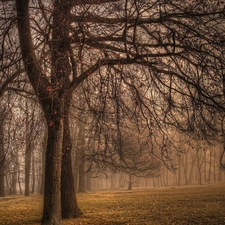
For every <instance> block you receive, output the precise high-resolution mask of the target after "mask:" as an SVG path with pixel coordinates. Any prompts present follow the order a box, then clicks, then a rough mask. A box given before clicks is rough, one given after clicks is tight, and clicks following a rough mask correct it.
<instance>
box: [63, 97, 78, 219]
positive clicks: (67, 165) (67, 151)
mask: <svg viewBox="0 0 225 225" xmlns="http://www.w3.org/2000/svg"><path fill="white" fill-rule="evenodd" d="M65 104H66V105H65V115H64V132H63V156H62V178H61V179H62V183H61V194H62V196H61V206H62V218H68V219H69V218H75V217H77V216H79V215H81V211H80V209H79V207H78V205H77V200H76V195H75V187H74V177H73V171H72V160H71V151H72V142H71V138H70V128H69V118H68V114H69V99H68V100H67V101H66V103H65Z"/></svg>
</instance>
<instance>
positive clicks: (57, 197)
mask: <svg viewBox="0 0 225 225" xmlns="http://www.w3.org/2000/svg"><path fill="white" fill-rule="evenodd" d="M57 103H58V104H57ZM57 103H56V104H53V105H57V106H58V107H55V109H54V110H56V112H57V114H58V116H57V114H56V115H55V118H54V116H53V115H52V120H47V122H48V140H47V149H46V163H45V187H44V210H43V217H42V225H61V224H62V222H61V204H60V202H61V162H62V160H61V159H62V146H63V129H64V127H63V116H62V114H61V113H60V111H61V109H63V104H60V103H62V100H58V101H57ZM47 117H48V116H47Z"/></svg>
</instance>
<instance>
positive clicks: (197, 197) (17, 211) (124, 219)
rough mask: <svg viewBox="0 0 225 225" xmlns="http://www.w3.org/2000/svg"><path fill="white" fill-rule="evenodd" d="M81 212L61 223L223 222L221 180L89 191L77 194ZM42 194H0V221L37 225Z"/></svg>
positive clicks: (209, 224)
mask: <svg viewBox="0 0 225 225" xmlns="http://www.w3.org/2000/svg"><path fill="white" fill-rule="evenodd" d="M77 199H78V203H79V206H80V208H81V210H82V212H83V214H84V215H83V216H81V217H80V218H78V219H73V220H64V222H63V224H64V225H80V224H93V225H104V224H106V225H109V224H110V225H119V224H120V225H135V224H137V225H144V224H148V225H159V224H162V225H170V224H171V225H172V224H175V225H182V224H188V225H194V224H202V225H203V224H204V225H223V224H224V225H225V184H222V185H209V186H192V187H191V186H190V187H179V188H178V187H174V188H172V187H169V188H160V189H153V188H152V189H136V190H132V191H126V190H122V191H121V190H116V191H101V192H89V193H85V194H78V195H77ZM41 214H42V197H40V196H37V195H34V196H30V197H23V196H9V197H6V198H0V225H40V220H41Z"/></svg>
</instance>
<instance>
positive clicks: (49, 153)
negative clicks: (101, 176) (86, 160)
mask: <svg viewBox="0 0 225 225" xmlns="http://www.w3.org/2000/svg"><path fill="white" fill-rule="evenodd" d="M2 2H5V3H1V4H2V5H3V4H7V5H8V4H9V5H10V4H11V3H8V2H9V1H2ZM15 2H16V11H17V17H16V19H15V17H12V18H11V19H9V21H11V22H14V23H10V25H8V26H7V27H3V29H4V30H5V31H7V29H8V30H10V29H11V26H12V24H13V25H15V21H17V28H18V36H19V44H18V42H16V45H15V46H17V47H19V48H18V49H20V51H21V55H22V58H23V64H24V68H25V70H26V73H27V76H28V78H29V80H30V83H31V85H32V87H33V90H34V92H35V95H36V97H37V99H38V100H39V102H40V104H41V106H42V109H43V112H44V115H45V119H46V124H47V125H48V141H47V149H46V173H45V198H44V213H43V219H42V224H43V225H45V224H52V225H53V224H54V225H58V224H59V225H60V224H61V205H60V202H61V190H66V191H68V192H69V194H68V193H67V194H68V196H69V197H70V200H71V199H72V198H73V196H75V194H74V190H73V189H74V188H73V185H67V186H68V188H67V189H63V188H61V183H62V186H63V185H65V182H69V180H70V181H71V182H72V178H71V176H72V173H71V172H70V171H71V167H72V166H71V162H70V161H71V159H70V157H71V148H72V146H71V141H70V136H69V135H70V133H69V129H68V119H69V109H70V101H71V97H72V93H73V92H75V93H76V90H77V87H78V86H79V85H80V84H81V83H82V82H83V81H84V80H87V85H86V87H85V88H86V92H87V91H88V93H89V95H88V96H91V95H92V98H91V100H90V99H89V97H87V104H88V106H89V108H92V109H93V108H94V109H95V110H94V111H95V112H96V114H95V118H96V119H97V120H98V121H99V124H100V123H102V124H103V123H104V124H103V125H104V126H105V128H106V127H107V124H105V121H106V118H107V117H109V114H108V113H106V111H105V110H106V109H110V110H109V112H110V113H111V112H112V113H113V114H114V118H112V119H114V122H115V123H114V124H116V127H117V131H118V132H117V135H118V137H119V138H120V136H121V135H120V126H121V123H122V122H123V121H121V116H122V115H125V114H127V117H128V118H129V119H131V120H133V121H136V123H137V124H140V123H144V124H145V126H146V129H148V130H149V134H150V136H151V138H152V139H155V140H156V137H154V134H152V130H158V132H157V135H160V136H162V137H163V138H162V140H163V141H162V142H160V143H159V145H161V146H160V147H161V151H162V154H161V158H162V160H163V161H164V162H167V161H168V155H169V152H168V149H169V148H167V147H165V146H166V145H172V143H171V141H170V139H169V138H168V137H169V135H170V134H169V133H168V132H167V131H166V130H167V128H168V127H169V126H176V127H178V128H180V129H181V130H185V131H189V128H190V126H188V122H187V121H189V119H190V117H189V114H188V113H189V112H190V111H189V110H188V111H185V110H186V109H189V108H190V105H192V106H193V105H194V107H193V108H191V109H194V108H195V107H197V106H199V105H204V106H207V107H199V108H198V109H199V110H198V111H199V112H204V113H206V112H208V111H209V110H210V109H211V108H214V109H217V110H219V111H220V112H221V111H222V112H224V99H222V100H221V98H220V97H221V96H224V94H223V93H224V92H223V90H224V89H223V86H222V85H221V84H223V81H224V79H223V70H224V57H221V49H222V47H223V46H222V43H223V33H224V27H223V24H224V23H223V22H224V21H223V20H224V17H223V14H224V10H223V7H221V6H220V5H219V6H218V4H219V3H221V2H220V1H216V0H215V1H212V2H210V3H207V2H204V1H203V2H202V1H185V2H184V1H180V0H178V1H176V4H174V3H173V1H170V0H169V1H156V0H152V1H148V2H145V1H142V0H126V1H125V2H122V1H118V0H93V1H88V0H84V1H72V0H67V1H63V0H55V1H53V2H49V1H45V2H43V1H41V0H40V1H36V2H33V1H29V0H16V1H15ZM4 15H6V17H7V15H8V14H4ZM31 15H34V16H31ZM10 16H11V15H10ZM40 24H41V25H40ZM215 37H216V38H215ZM13 62H14V63H15V64H16V62H17V61H13ZM215 65H216V66H215ZM199 68H200V70H199ZM199 72H200V73H199ZM205 78H207V79H205ZM101 82H102V83H101ZM109 99H111V101H110V103H111V104H109V103H108V101H109ZM128 99H129V100H128ZM93 100H95V101H93ZM92 106H96V107H97V109H96V107H92ZM195 112H196V111H195V110H193V111H191V115H192V114H194V113H195ZM132 115H133V116H132ZM178 115H183V117H185V118H187V119H186V120H183V119H182V118H181V117H179V116H178ZM203 118H204V117H203ZM100 121H102V122H100ZM164 122H165V124H164ZM186 122H187V123H186ZM152 128H154V129H152ZM164 128H165V129H164ZM111 129H112V128H111ZM103 140H106V141H107V140H108V137H105V138H104V139H103ZM118 140H119V139H118ZM152 143H155V142H154V141H152ZM156 143H157V142H156ZM99 144H102V143H99ZM104 145H105V146H104V147H105V148H104V149H105V150H109V149H110V148H107V144H104ZM120 149H121V148H118V149H117V150H118V152H119V150H120ZM62 154H63V157H62ZM66 163H67V166H65V164H66ZM66 171H67V172H68V171H69V172H68V173H67V175H66V173H65V172H66ZM61 172H62V173H61ZM61 175H62V178H63V179H62V178H61ZM64 175H65V176H64ZM64 178H65V179H64ZM70 178H71V179H70ZM61 181H62V182H61ZM64 197H65V195H64V194H63V193H62V205H63V204H64V203H67V202H68V201H65V199H63V198H64ZM75 202H76V200H75V199H74V200H72V201H71V203H70V204H72V203H73V204H74V205H73V206H72V207H71V205H70V206H69V208H70V210H69V215H66V217H74V216H76V215H78V214H80V212H79V209H78V207H77V206H76V204H75ZM64 207H65V208H66V206H62V209H63V208H64ZM62 212H64V211H63V210H62ZM63 214H64V213H63Z"/></svg>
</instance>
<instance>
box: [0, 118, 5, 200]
mask: <svg viewBox="0 0 225 225" xmlns="http://www.w3.org/2000/svg"><path fill="white" fill-rule="evenodd" d="M4 164H5V154H4V148H3V122H2V121H0V197H5V169H4V166H5V165H4Z"/></svg>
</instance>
